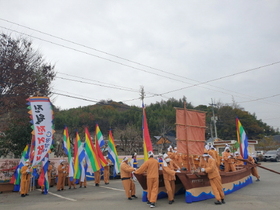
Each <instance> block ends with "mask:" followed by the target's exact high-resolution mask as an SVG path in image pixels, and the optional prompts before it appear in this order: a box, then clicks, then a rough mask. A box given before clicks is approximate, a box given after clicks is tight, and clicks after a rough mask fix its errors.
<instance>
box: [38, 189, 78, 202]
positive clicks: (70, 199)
mask: <svg viewBox="0 0 280 210" xmlns="http://www.w3.org/2000/svg"><path fill="white" fill-rule="evenodd" d="M38 191H40V192H41V190H39V189H38ZM48 194H51V195H53V196H56V197H59V198H62V199H66V200H69V201H77V200H75V199H72V198H67V197H64V196H61V195H58V194H55V193H52V192H48Z"/></svg>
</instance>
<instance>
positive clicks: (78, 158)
mask: <svg viewBox="0 0 280 210" xmlns="http://www.w3.org/2000/svg"><path fill="white" fill-rule="evenodd" d="M84 158H85V150H84V143H83V142H82V141H81V139H80V136H79V134H78V131H76V140H75V144H74V172H75V173H74V178H75V179H80V177H81V171H82V165H83V159H84Z"/></svg>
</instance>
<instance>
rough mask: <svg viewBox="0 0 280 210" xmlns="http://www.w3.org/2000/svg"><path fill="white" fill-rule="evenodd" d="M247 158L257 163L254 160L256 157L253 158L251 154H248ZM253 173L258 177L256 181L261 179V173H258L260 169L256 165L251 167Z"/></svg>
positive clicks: (252, 162)
mask: <svg viewBox="0 0 280 210" xmlns="http://www.w3.org/2000/svg"><path fill="white" fill-rule="evenodd" d="M247 160H248V161H249V162H250V163H251V164H254V165H255V160H254V158H253V157H252V156H249V155H248V159H247ZM251 174H252V175H253V176H254V177H256V178H257V180H256V181H260V175H259V173H258V169H257V167H256V166H254V167H252V168H251Z"/></svg>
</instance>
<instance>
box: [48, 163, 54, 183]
mask: <svg viewBox="0 0 280 210" xmlns="http://www.w3.org/2000/svg"><path fill="white" fill-rule="evenodd" d="M52 169H53V165H52V164H51V161H49V166H48V181H49V186H51V180H52Z"/></svg>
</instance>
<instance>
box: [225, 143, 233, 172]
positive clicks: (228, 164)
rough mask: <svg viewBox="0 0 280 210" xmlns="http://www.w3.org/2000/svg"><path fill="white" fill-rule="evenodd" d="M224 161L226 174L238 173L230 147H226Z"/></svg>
mask: <svg viewBox="0 0 280 210" xmlns="http://www.w3.org/2000/svg"><path fill="white" fill-rule="evenodd" d="M223 160H224V166H225V170H224V172H229V171H236V168H235V164H234V158H233V156H232V155H231V153H230V148H229V147H226V148H225V150H224V152H223Z"/></svg>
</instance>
